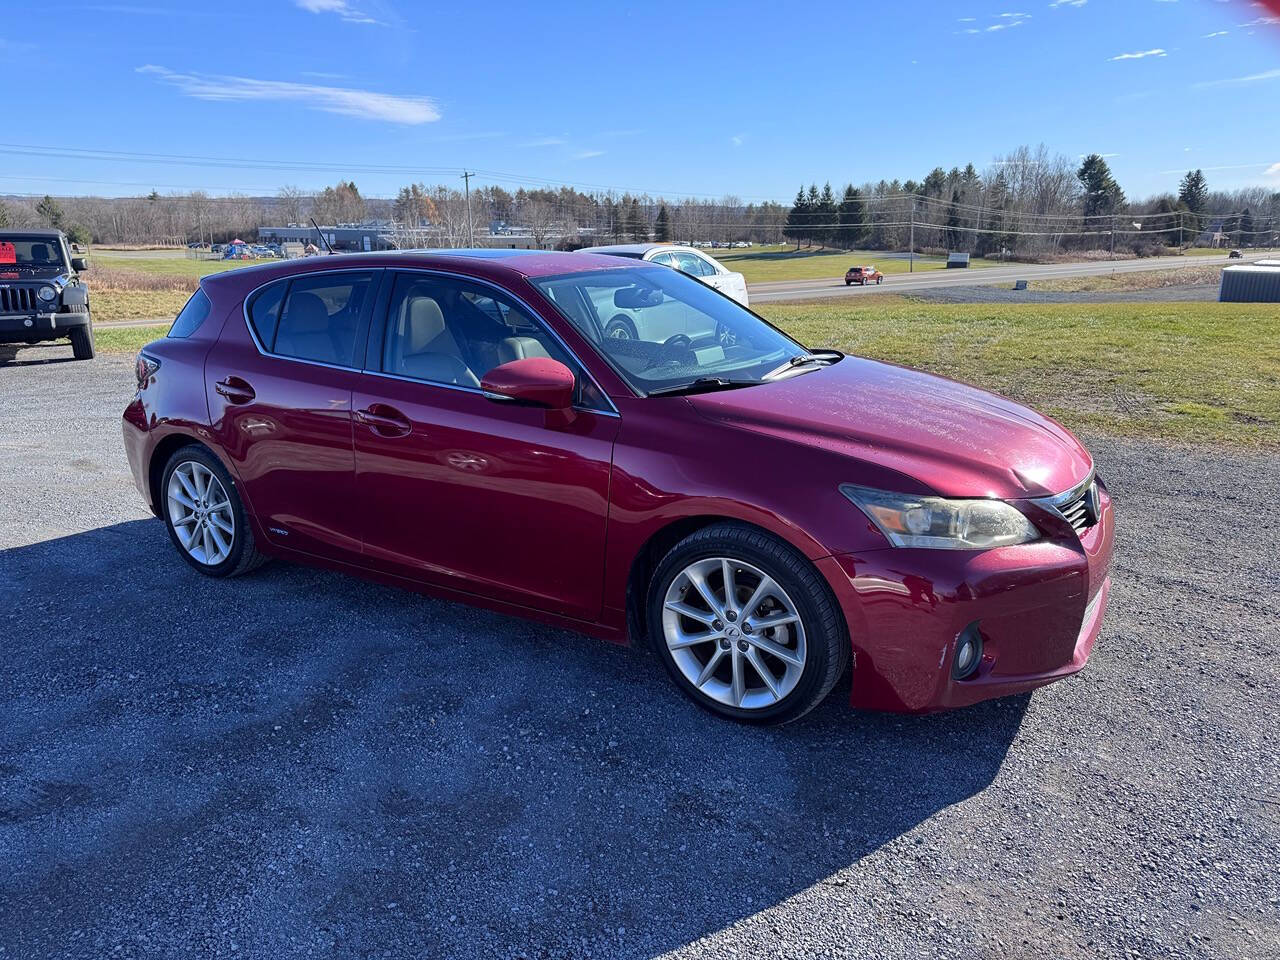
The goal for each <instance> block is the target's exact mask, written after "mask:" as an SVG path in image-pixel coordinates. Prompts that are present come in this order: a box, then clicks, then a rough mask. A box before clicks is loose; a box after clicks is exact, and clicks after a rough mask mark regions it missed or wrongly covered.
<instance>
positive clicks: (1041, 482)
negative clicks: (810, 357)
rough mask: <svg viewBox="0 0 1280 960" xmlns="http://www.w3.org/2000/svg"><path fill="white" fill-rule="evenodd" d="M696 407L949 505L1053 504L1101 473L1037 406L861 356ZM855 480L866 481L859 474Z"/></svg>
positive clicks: (700, 401)
mask: <svg viewBox="0 0 1280 960" xmlns="http://www.w3.org/2000/svg"><path fill="white" fill-rule="evenodd" d="M689 401H690V403H691V404H692V405H693V407H694V409H696V410H697V411H698V412H699V413H700V414H702V415H703V416H704V417H707V418H708V419H711V420H717V421H721V422H725V423H729V424H733V425H735V426H737V427H739V428H741V429H746V430H751V431H755V432H757V433H761V434H768V435H772V436H775V437H779V438H781V439H785V440H789V441H792V442H795V443H800V444H805V445H808V446H813V447H819V448H822V449H827V450H830V451H832V452H834V453H840V454H844V455H846V456H849V457H851V458H856V459H858V460H862V461H865V462H867V463H871V464H875V465H876V466H878V467H882V468H887V469H889V470H893V471H896V472H897V473H900V474H904V475H906V476H908V477H911V478H913V479H914V480H916V481H917V482H918V483H919V484H922V485H923V486H924V487H926V488H927V489H929V490H931V491H933V492H934V493H937V494H939V495H941V496H949V497H999V498H1002V499H1023V498H1028V497H1044V496H1050V495H1052V494H1057V493H1061V492H1063V491H1065V490H1068V489H1069V488H1071V487H1072V486H1073V485H1075V484H1076V483H1078V482H1080V480H1082V479H1084V477H1086V476H1087V475H1088V474H1089V472H1090V471H1091V470H1092V469H1093V460H1092V458H1091V457H1090V456H1089V452H1088V451H1087V450H1085V448H1084V447H1083V446H1081V444H1080V442H1079V441H1078V440H1076V438H1075V437H1073V436H1072V435H1071V433H1070V432H1069V431H1068V430H1066V429H1065V428H1064V427H1062V426H1061V425H1060V424H1058V423H1056V422H1055V421H1053V420H1051V419H1049V418H1048V417H1044V416H1041V415H1040V414H1038V413H1036V412H1035V411H1034V410H1031V409H1029V408H1028V407H1024V406H1022V405H1021V404H1019V403H1015V402H1013V401H1012V400H1007V399H1005V398H1004V397H1000V396H997V395H995V394H993V393H988V392H986V391H985V390H979V389H978V388H977V387H971V386H968V385H967V384H963V383H957V382H956V381H954V380H948V379H946V378H944V377H938V376H934V375H933V374H929V373H923V372H921V371H919V370H911V369H909V368H906V367H899V366H895V365H893V364H888V363H879V362H877V361H874V360H864V359H861V358H858V357H845V358H844V359H843V360H841V361H840V362H838V363H835V364H833V365H831V366H829V367H825V368H823V369H820V370H816V371H813V372H812V373H805V374H801V375H798V376H793V377H790V378H787V379H785V380H778V381H775V382H773V383H767V384H761V385H760V386H756V387H747V388H743V389H739V390H731V391H725V392H722V393H708V394H699V395H695V396H692V397H690V398H689ZM848 479H849V482H851V483H858V482H859V478H858V477H857V476H855V475H851V476H850V477H849V478H848ZM904 492H910V493H918V492H921V491H918V490H909V491H904Z"/></svg>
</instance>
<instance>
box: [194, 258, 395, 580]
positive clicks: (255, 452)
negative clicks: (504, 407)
mask: <svg viewBox="0 0 1280 960" xmlns="http://www.w3.org/2000/svg"><path fill="white" fill-rule="evenodd" d="M381 274H382V271H381V270H342V271H324V272H320V273H305V274H301V275H299V276H296V277H292V278H284V279H282V280H278V281H275V282H274V283H271V284H268V285H267V286H265V287H263V288H261V289H259V290H258V291H256V292H255V293H253V294H251V295H250V297H249V298H248V300H247V306H246V310H245V311H244V315H241V316H235V315H233V316H232V317H231V318H230V319H229V320H228V321H227V324H226V326H225V327H224V328H223V332H222V336H221V338H220V339H219V341H218V343H217V344H216V345H215V346H214V348H213V350H212V351H211V352H210V353H209V356H208V359H207V360H206V362H205V387H206V394H207V396H208V400H209V414H210V421H211V423H212V430H213V439H214V440H215V442H217V443H218V444H219V445H220V446H221V447H222V449H223V450H224V451H225V452H226V454H227V456H228V457H229V458H230V460H231V462H232V465H233V467H234V470H235V472H236V473H237V475H238V481H239V484H240V486H241V489H242V492H243V493H244V494H245V497H246V499H247V500H248V501H249V505H250V507H251V508H252V510H253V513H254V515H255V516H256V517H257V519H258V521H259V523H260V525H261V527H262V528H263V530H262V532H263V534H264V535H265V536H266V537H267V538H268V539H269V540H271V541H273V542H275V543H278V544H280V545H281V546H284V547H289V548H292V549H295V550H302V551H304V552H306V553H311V554H315V555H319V556H328V557H333V556H336V557H338V558H339V559H350V558H352V557H355V556H358V555H359V553H360V517H359V515H358V512H357V511H356V508H355V502H354V501H355V452H354V449H353V441H352V426H351V393H352V390H353V389H354V388H355V386H356V384H357V382H358V380H359V377H360V374H359V372H358V368H359V367H360V366H361V365H362V363H363V359H364V344H365V342H366V340H367V334H368V323H369V317H370V316H371V314H372V308H373V301H374V299H375V295H376V293H377V288H378V283H379V281H380V279H381Z"/></svg>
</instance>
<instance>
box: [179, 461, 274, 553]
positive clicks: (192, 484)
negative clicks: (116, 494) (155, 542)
mask: <svg viewBox="0 0 1280 960" xmlns="http://www.w3.org/2000/svg"><path fill="white" fill-rule="evenodd" d="M160 491H161V497H162V503H163V511H164V521H165V526H166V527H168V528H169V538H170V539H171V540H172V541H173V545H174V546H175V547H177V548H178V552H179V553H181V554H182V558H183V559H184V560H186V561H187V563H189V564H191V566H193V567H195V568H196V569H197V570H199V571H200V572H201V573H203V574H205V575H206V576H210V577H234V576H236V575H238V574H241V573H247V572H248V571H250V570H253V569H255V568H256V567H259V566H261V565H262V564H263V563H264V562H265V561H266V559H267V558H266V557H265V556H264V555H263V554H261V553H259V552H258V550H257V547H256V546H255V545H254V540H253V531H252V530H251V529H250V527H249V521H248V518H247V517H246V516H245V511H244V504H243V503H242V502H241V500H240V495H239V494H238V493H237V492H236V485H235V483H234V481H233V480H232V479H231V475H230V474H229V473H228V472H227V469H226V467H224V466H223V465H222V464H221V463H220V462H219V460H218V458H217V457H215V456H214V455H213V454H212V453H210V452H209V451H208V450H206V449H205V448H204V447H200V446H195V445H192V446H186V447H182V448H180V449H178V450H177V451H175V452H174V454H173V456H172V457H170V458H169V463H168V464H167V465H166V466H165V470H164V475H163V477H162V479H161V482H160Z"/></svg>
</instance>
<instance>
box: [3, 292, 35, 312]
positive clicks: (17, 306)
mask: <svg viewBox="0 0 1280 960" xmlns="http://www.w3.org/2000/svg"><path fill="white" fill-rule="evenodd" d="M35 309H36V288H35V287H0V313H33V312H35Z"/></svg>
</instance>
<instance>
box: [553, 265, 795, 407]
mask: <svg viewBox="0 0 1280 960" xmlns="http://www.w3.org/2000/svg"><path fill="white" fill-rule="evenodd" d="M531 282H532V283H533V284H534V285H535V286H536V287H538V289H539V290H541V291H542V293H543V295H544V296H546V297H547V299H548V300H550V301H551V302H552V303H554V304H555V305H556V306H557V307H558V308H559V310H560V312H561V313H563V314H564V316H565V318H566V319H567V320H568V321H569V322H570V323H572V324H573V325H574V326H575V327H577V328H578V330H579V331H581V332H582V334H583V335H584V336H585V337H587V339H589V340H591V341H592V342H594V343H595V344H596V346H597V348H598V349H599V351H600V352H601V354H603V355H604V357H605V359H606V360H608V361H609V363H610V365H612V366H613V368H614V369H615V370H616V371H617V372H618V374H619V376H621V377H622V378H623V379H624V380H626V381H627V382H628V383H629V384H630V385H631V386H632V387H634V388H635V389H636V390H637V391H638V392H640V393H651V392H653V391H655V390H667V389H670V388H677V387H679V386H681V385H684V384H692V383H693V382H694V381H696V380H700V379H703V378H711V377H716V378H722V379H725V380H734V381H745V382H756V383H759V382H763V381H762V378H763V377H764V376H765V374H767V373H769V372H770V371H772V370H774V369H775V368H777V367H778V365H779V364H780V363H785V362H786V361H787V360H789V359H790V358H792V357H795V356H796V355H798V354H804V353H806V352H807V351H806V350H805V348H804V347H802V346H801V345H800V344H798V343H796V341H794V340H792V339H791V338H790V337H788V336H786V335H785V334H783V333H782V332H781V331H779V330H776V329H774V328H773V327H771V326H769V325H768V324H767V323H765V322H764V321H763V320H761V319H760V318H759V317H757V316H755V314H752V313H749V312H748V311H747V310H745V309H743V308H742V307H741V306H739V305H738V304H737V303H736V302H734V301H733V300H730V299H729V298H728V297H724V296H721V295H720V294H719V293H717V292H715V291H714V290H712V289H711V288H709V287H707V286H706V285H705V284H703V283H702V282H701V281H699V280H694V279H693V278H691V277H688V276H686V275H684V274H682V273H679V272H677V271H675V270H670V269H667V268H666V267H643V268H640V269H622V270H599V271H590V272H586V273H573V274H568V275H566V276H560V277H547V278H545V279H538V280H532V281H531Z"/></svg>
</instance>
